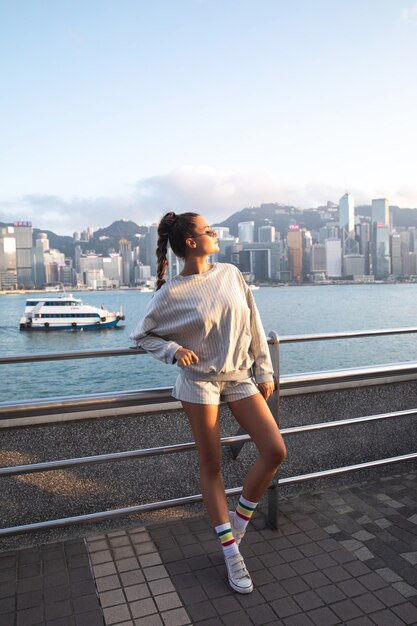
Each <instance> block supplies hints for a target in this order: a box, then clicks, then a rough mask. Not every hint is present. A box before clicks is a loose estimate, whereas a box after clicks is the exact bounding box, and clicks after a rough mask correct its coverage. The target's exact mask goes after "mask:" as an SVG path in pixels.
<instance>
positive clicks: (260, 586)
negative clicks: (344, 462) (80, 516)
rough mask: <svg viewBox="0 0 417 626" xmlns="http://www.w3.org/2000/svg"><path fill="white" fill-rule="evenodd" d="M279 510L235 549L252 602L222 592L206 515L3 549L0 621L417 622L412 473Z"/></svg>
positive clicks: (83, 625)
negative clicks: (276, 523) (271, 524)
mask: <svg viewBox="0 0 417 626" xmlns="http://www.w3.org/2000/svg"><path fill="white" fill-rule="evenodd" d="M352 480H354V477H352ZM280 511H281V515H280V529H279V530H278V531H272V530H270V529H268V528H267V526H266V524H265V518H264V513H265V511H264V510H263V509H262V507H260V510H259V511H257V512H256V514H255V516H254V520H253V522H252V523H251V525H250V528H249V530H248V532H247V534H246V536H245V538H244V540H243V542H242V554H243V555H244V557H245V561H246V564H247V566H248V569H249V571H250V572H251V574H252V577H253V582H254V586H255V589H254V591H253V593H251V594H249V595H239V594H237V593H234V592H233V591H231V590H230V589H229V587H228V585H227V582H226V576H225V574H226V572H225V567H224V564H223V560H222V554H221V549H220V546H219V542H218V540H217V539H216V537H215V536H214V534H213V531H212V528H211V525H210V523H209V521H208V520H207V518H206V517H198V518H192V519H190V518H189V519H186V520H180V521H164V522H159V523H149V524H146V525H141V526H136V527H132V526H129V527H127V525H123V519H120V520H119V526H118V529H117V530H112V531H111V532H106V533H104V534H103V533H101V534H100V535H97V534H91V532H90V531H89V533H88V535H89V536H85V532H86V531H85V529H84V533H83V527H82V526H79V534H78V537H76V538H71V539H66V540H62V541H59V542H54V543H48V544H44V545H34V546H32V547H25V548H21V549H12V550H11V549H10V547H9V548H7V551H4V550H5V547H4V546H3V548H0V549H2V550H3V551H2V552H0V624H1V626H30V625H47V626H99V625H100V626H101V625H103V624H106V625H116V624H117V625H119V626H121V625H124V626H128V625H129V626H131V625H133V624H134V625H140V626H156V625H164V624H166V625H167V626H181V625H183V624H184V625H185V624H204V625H206V626H217V625H219V624H220V625H221V624H226V625H228V624H230V625H232V624H239V626H244V625H246V624H253V625H255V626H260V625H261V624H275V625H282V626H304V625H316V626H333V625H334V626H335V625H342V624H343V625H345V624H346V625H349V626H354V625H355V626H367V625H372V624H378V625H381V626H397V625H398V626H400V625H403V624H417V568H416V565H417V472H416V471H410V472H409V473H407V474H404V473H403V474H401V475H395V476H390V477H386V478H380V479H378V480H374V481H369V482H366V483H361V484H354V485H353V486H352V485H351V486H347V487H335V489H334V490H330V489H328V488H327V489H326V490H325V491H321V492H314V493H312V492H309V493H307V494H305V495H297V496H294V497H287V498H282V499H281V502H280ZM0 546H1V542H0Z"/></svg>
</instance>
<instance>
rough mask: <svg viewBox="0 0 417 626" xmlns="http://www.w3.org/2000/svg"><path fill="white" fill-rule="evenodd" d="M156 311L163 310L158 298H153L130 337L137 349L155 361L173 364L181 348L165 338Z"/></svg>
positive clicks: (161, 323) (161, 322) (160, 320)
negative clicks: (143, 351) (140, 349)
mask: <svg viewBox="0 0 417 626" xmlns="http://www.w3.org/2000/svg"><path fill="white" fill-rule="evenodd" d="M158 309H159V310H160V311H163V310H164V305H163V303H162V302H160V298H157V297H155V296H154V297H153V298H152V300H151V301H150V303H149V305H148V307H147V309H146V310H145V314H144V316H143V318H142V319H141V320H140V321H139V322H138V324H137V326H136V328H135V330H134V331H133V333H132V334H131V335H130V339H132V340H133V341H134V342H135V343H136V345H137V347H138V348H143V349H144V350H146V352H148V353H149V354H150V355H152V356H153V357H154V358H155V359H158V360H159V361H162V362H163V363H168V364H171V365H172V364H173V363H175V354H176V352H177V351H178V350H179V349H180V348H181V347H182V346H180V345H179V344H178V343H176V342H175V341H170V340H169V339H168V338H166V337H165V336H164V335H165V332H164V324H163V321H162V319H161V315H158Z"/></svg>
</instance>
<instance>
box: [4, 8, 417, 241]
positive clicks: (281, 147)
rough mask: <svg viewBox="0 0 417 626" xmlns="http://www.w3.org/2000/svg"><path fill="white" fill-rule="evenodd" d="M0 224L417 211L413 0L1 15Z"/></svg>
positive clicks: (54, 225) (74, 225) (60, 227)
mask: <svg viewBox="0 0 417 626" xmlns="http://www.w3.org/2000/svg"><path fill="white" fill-rule="evenodd" d="M0 85H1V87H0V89H1V95H0V221H4V222H9V221H13V220H31V221H32V222H33V225H34V227H37V228H42V229H49V230H53V231H55V232H57V233H59V234H72V233H73V232H74V231H81V230H84V229H85V228H87V226H93V227H94V228H100V227H105V226H107V225H109V224H110V223H111V222H113V221H114V220H116V219H132V220H133V221H135V222H137V223H138V224H149V223H152V222H154V221H157V220H158V219H159V218H160V217H161V215H162V214H163V213H164V212H165V211H167V210H174V211H177V212H182V211H189V210H193V211H197V212H201V213H203V214H204V216H205V217H206V218H207V219H208V220H209V221H210V222H213V223H215V222H216V221H220V220H222V219H225V218H226V217H228V216H229V215H231V214H232V213H233V212H235V211H238V210H240V209H242V208H245V207H248V206H256V205H259V204H261V203H266V202H278V203H282V204H291V205H294V206H298V207H301V208H311V207H316V206H320V205H323V204H325V203H326V202H327V201H328V200H331V201H334V202H337V201H338V199H339V198H340V197H341V196H342V195H343V194H344V193H345V192H346V191H349V192H351V193H352V194H353V196H354V198H355V202H356V203H357V204H369V203H370V201H371V199H372V198H375V197H386V198H388V200H389V202H390V204H394V205H398V206H401V207H404V208H414V207H417V180H416V173H417V167H416V165H417V163H416V160H417V159H416V146H417V114H416V111H417V1H416V0H314V1H312V0H291V1H288V0H152V2H149V0H87V1H86V0H0Z"/></svg>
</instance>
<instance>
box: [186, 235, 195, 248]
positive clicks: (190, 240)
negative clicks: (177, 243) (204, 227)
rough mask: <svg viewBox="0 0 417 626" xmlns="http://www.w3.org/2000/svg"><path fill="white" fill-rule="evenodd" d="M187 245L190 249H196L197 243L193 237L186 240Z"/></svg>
mask: <svg viewBox="0 0 417 626" xmlns="http://www.w3.org/2000/svg"><path fill="white" fill-rule="evenodd" d="M185 244H186V245H187V246H188V247H189V248H195V247H196V245H197V244H196V242H195V241H194V239H193V238H192V237H188V239H186V240H185Z"/></svg>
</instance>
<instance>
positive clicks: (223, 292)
mask: <svg viewBox="0 0 417 626" xmlns="http://www.w3.org/2000/svg"><path fill="white" fill-rule="evenodd" d="M130 338H131V339H132V340H133V341H134V342H135V343H136V345H137V346H138V347H141V348H143V349H144V350H146V352H148V353H149V354H151V355H152V356H153V357H155V358H156V359H159V360H160V361H163V362H164V363H170V364H172V363H175V358H174V356H175V353H176V351H177V350H178V348H180V347H183V348H187V349H189V350H193V352H195V354H196V355H197V356H198V358H199V362H198V363H197V364H193V365H188V366H187V367H183V368H182V371H183V374H184V375H185V376H187V377H189V378H192V379H194V380H241V379H244V378H247V377H248V376H250V375H251V371H250V370H251V369H252V375H253V377H254V378H255V381H256V382H257V383H262V382H269V381H272V380H273V369H272V363H271V359H270V355H269V349H268V343H267V341H266V337H265V332H264V329H263V326H262V322H261V319H260V316H259V312H258V309H257V307H256V304H255V301H254V299H253V295H252V292H251V290H250V289H249V287H248V285H247V284H246V282H245V280H244V278H243V276H242V274H241V272H240V271H239V270H238V269H237V267H235V266H234V265H231V264H229V263H214V264H213V266H212V267H211V269H210V270H208V271H207V272H204V273H203V274H192V275H191V276H181V275H178V276H175V277H174V278H172V279H171V280H168V281H167V282H166V283H165V284H164V285H163V286H162V287H161V289H159V290H158V291H156V292H155V294H154V296H153V297H152V299H151V301H150V303H149V305H148V306H147V308H146V310H145V313H144V316H143V318H142V319H141V320H140V321H139V323H138V324H137V326H136V328H135V330H134V331H133V333H132V334H131V336H130Z"/></svg>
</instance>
